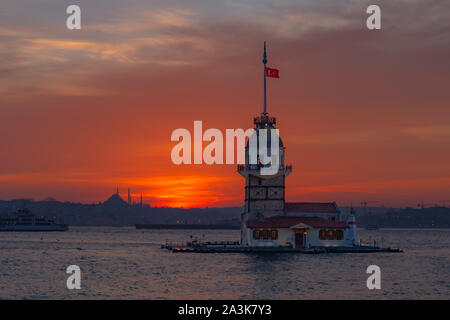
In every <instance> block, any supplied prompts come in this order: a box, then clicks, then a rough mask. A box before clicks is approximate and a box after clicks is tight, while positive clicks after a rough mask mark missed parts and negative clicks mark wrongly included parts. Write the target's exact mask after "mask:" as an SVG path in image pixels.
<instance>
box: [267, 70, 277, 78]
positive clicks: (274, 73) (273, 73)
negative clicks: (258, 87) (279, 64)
mask: <svg viewBox="0 0 450 320" xmlns="http://www.w3.org/2000/svg"><path fill="white" fill-rule="evenodd" d="M266 76H268V77H271V78H279V77H280V75H279V71H278V69H272V68H266Z"/></svg>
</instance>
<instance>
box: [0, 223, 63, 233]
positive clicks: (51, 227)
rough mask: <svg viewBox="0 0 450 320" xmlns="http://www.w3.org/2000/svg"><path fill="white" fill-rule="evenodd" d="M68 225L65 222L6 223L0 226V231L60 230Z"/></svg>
mask: <svg viewBox="0 0 450 320" xmlns="http://www.w3.org/2000/svg"><path fill="white" fill-rule="evenodd" d="M67 230H69V227H68V226H67V225H65V224H58V225H49V226H36V225H33V226H20V225H7V226H0V232H53V231H55V232H57V231H59V232H61V231H67Z"/></svg>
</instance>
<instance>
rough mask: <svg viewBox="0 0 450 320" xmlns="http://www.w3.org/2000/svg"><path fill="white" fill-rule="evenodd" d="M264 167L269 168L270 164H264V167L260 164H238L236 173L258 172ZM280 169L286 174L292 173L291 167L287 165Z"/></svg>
mask: <svg viewBox="0 0 450 320" xmlns="http://www.w3.org/2000/svg"><path fill="white" fill-rule="evenodd" d="M264 167H270V164H266V165H262V164H238V165H237V171H238V172H242V171H258V170H260V169H261V168H264ZM280 169H284V170H285V171H287V172H291V171H292V165H291V164H290V165H287V166H284V167H283V166H280Z"/></svg>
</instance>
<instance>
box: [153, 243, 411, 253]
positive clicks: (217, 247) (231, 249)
mask: <svg viewBox="0 0 450 320" xmlns="http://www.w3.org/2000/svg"><path fill="white" fill-rule="evenodd" d="M161 248H163V249H167V250H170V251H172V252H186V253H187V252H197V253H236V252H238V253H303V254H323V253H373V252H403V251H402V250H400V249H397V248H380V247H372V246H354V247H312V248H304V249H300V248H291V247H247V246H240V245H237V244H209V245H202V244H198V245H185V246H182V245H168V244H166V245H162V246H161Z"/></svg>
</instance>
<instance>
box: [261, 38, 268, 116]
mask: <svg viewBox="0 0 450 320" xmlns="http://www.w3.org/2000/svg"><path fill="white" fill-rule="evenodd" d="M262 63H263V64H264V112H263V114H264V115H266V114H267V99H266V64H267V53H266V42H265V41H264V55H263V60H262Z"/></svg>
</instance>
